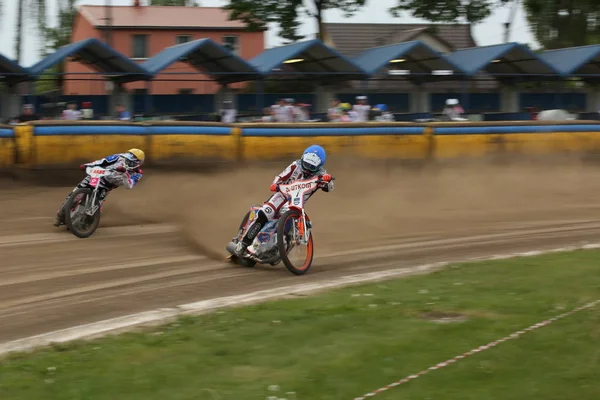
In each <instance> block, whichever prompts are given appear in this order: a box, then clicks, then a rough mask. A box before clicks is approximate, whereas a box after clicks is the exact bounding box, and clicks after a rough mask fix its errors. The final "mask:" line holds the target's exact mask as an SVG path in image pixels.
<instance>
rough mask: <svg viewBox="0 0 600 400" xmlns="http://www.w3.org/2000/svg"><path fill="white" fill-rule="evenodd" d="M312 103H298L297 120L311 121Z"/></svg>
mask: <svg viewBox="0 0 600 400" xmlns="http://www.w3.org/2000/svg"><path fill="white" fill-rule="evenodd" d="M309 109H310V104H305V103H298V104H297V107H296V112H297V114H296V121H297V122H308V121H310V111H309Z"/></svg>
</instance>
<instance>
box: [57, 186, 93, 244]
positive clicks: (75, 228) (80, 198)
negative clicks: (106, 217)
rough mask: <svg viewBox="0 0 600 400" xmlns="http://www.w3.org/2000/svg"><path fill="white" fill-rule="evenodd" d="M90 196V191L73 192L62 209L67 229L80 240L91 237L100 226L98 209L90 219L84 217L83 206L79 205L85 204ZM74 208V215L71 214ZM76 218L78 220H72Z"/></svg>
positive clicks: (81, 189)
mask: <svg viewBox="0 0 600 400" xmlns="http://www.w3.org/2000/svg"><path fill="white" fill-rule="evenodd" d="M91 195H92V190H91V189H87V188H79V189H77V190H76V191H74V192H73V194H72V195H71V197H70V198H69V200H68V201H67V204H65V208H64V210H65V223H66V225H67V229H68V230H69V231H70V232H71V233H72V234H73V235H75V236H77V237H78V238H81V239H85V238H88V237H90V236H92V235H93V234H94V232H96V229H98V225H99V224H100V209H98V210H97V211H96V213H95V214H94V215H93V216H91V217H90V216H88V215H85V211H84V209H83V206H81V203H83V204H85V202H86V200H87V198H88V197H89V196H91ZM74 208H76V209H77V210H76V211H75V213H74V212H73V211H74V210H73V209H74ZM79 214H83V215H79ZM76 216H77V217H79V218H74V217H76ZM80 219H82V221H80Z"/></svg>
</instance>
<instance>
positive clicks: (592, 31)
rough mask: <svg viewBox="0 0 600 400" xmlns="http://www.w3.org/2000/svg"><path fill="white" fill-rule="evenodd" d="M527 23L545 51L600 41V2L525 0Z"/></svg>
mask: <svg viewBox="0 0 600 400" xmlns="http://www.w3.org/2000/svg"><path fill="white" fill-rule="evenodd" d="M524 6H525V10H526V12H527V20H528V21H529V24H530V25H531V28H532V31H533V33H534V35H535V37H536V39H537V40H538V42H540V44H541V45H542V46H543V47H544V48H545V49H557V48H563V47H574V46H584V45H588V44H596V43H598V42H599V41H600V7H599V6H598V0H525V2H524Z"/></svg>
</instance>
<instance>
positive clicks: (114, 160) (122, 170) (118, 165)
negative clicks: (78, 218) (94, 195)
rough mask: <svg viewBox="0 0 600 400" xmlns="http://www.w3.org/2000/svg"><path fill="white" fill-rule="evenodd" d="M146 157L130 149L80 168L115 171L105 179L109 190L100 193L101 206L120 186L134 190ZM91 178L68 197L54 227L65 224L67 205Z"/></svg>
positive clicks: (83, 181) (104, 181) (137, 150)
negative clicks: (99, 168) (65, 207)
mask: <svg viewBox="0 0 600 400" xmlns="http://www.w3.org/2000/svg"><path fill="white" fill-rule="evenodd" d="M145 159H146V155H145V154H144V152H143V151H142V150H140V149H130V150H129V151H127V152H126V153H121V154H113V155H111V156H108V157H105V158H101V159H99V160H96V161H92V162H90V163H87V164H82V165H81V166H80V167H79V168H81V169H86V168H87V167H102V168H105V169H109V170H112V171H114V173H113V174H111V175H109V176H106V177H105V178H102V179H103V184H104V185H105V186H106V187H108V190H102V189H101V192H100V204H102V202H103V201H104V199H105V198H106V195H107V194H108V192H109V191H111V190H113V189H116V188H118V187H119V186H126V187H127V188H128V189H132V188H133V187H134V186H135V185H136V184H137V183H138V182H139V180H140V179H142V170H141V169H140V167H141V165H142V164H143V163H144V160H145ZM89 180H90V177H89V176H86V177H85V179H84V180H82V181H81V182H80V183H79V184H78V185H77V186H76V187H75V189H73V191H72V192H71V193H69V195H68V196H67V198H66V199H65V201H64V203H63V204H62V206H60V209H59V210H58V212H57V213H56V216H55V218H54V226H57V227H58V226H61V225H63V224H64V223H65V210H63V208H64V206H65V204H66V203H67V201H68V200H69V198H70V197H71V195H72V194H73V192H75V190H77V189H78V188H83V187H87V186H88V183H89Z"/></svg>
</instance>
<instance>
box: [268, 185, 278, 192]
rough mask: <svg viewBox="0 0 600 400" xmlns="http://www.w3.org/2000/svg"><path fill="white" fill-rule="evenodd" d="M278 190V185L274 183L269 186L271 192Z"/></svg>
mask: <svg viewBox="0 0 600 400" xmlns="http://www.w3.org/2000/svg"><path fill="white" fill-rule="evenodd" d="M278 188H279V185H278V184H276V183H274V184H272V185H271V187H270V188H269V189H270V190H271V192H276V191H277V189H278Z"/></svg>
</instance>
